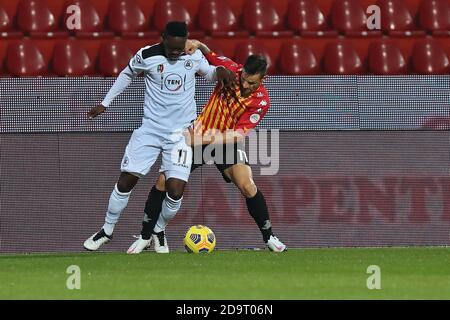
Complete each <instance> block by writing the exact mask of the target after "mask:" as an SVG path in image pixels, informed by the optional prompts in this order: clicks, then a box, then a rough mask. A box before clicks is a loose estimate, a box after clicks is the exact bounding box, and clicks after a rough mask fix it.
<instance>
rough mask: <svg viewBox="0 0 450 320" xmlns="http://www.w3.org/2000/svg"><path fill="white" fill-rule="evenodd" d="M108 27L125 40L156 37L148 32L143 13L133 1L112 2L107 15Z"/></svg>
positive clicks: (113, 0)
mask: <svg viewBox="0 0 450 320" xmlns="http://www.w3.org/2000/svg"><path fill="white" fill-rule="evenodd" d="M108 22H109V27H110V28H111V30H112V31H114V32H115V33H117V34H119V35H121V36H122V37H125V38H149V37H153V38H154V37H157V36H158V35H159V33H157V32H155V31H153V32H150V30H149V27H148V24H149V23H148V21H147V19H146V17H145V14H144V12H143V11H142V9H141V8H140V7H139V5H138V4H137V3H136V1H135V0H112V1H111V3H110V7H109V13H108Z"/></svg>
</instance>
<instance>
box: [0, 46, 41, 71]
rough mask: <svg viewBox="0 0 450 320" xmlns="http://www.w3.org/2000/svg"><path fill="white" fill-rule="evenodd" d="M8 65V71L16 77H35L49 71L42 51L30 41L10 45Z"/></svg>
mask: <svg viewBox="0 0 450 320" xmlns="http://www.w3.org/2000/svg"><path fill="white" fill-rule="evenodd" d="M6 66H7V70H8V73H9V74H10V75H12V76H15V77H35V76H39V75H45V74H47V73H48V72H47V64H46V63H45V59H44V56H43V55H42V52H41V51H40V50H39V49H38V48H37V47H36V46H35V45H33V44H32V43H31V42H29V41H20V42H15V43H11V44H10V45H9V47H8V53H7V57H6Z"/></svg>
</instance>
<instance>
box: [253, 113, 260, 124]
mask: <svg viewBox="0 0 450 320" xmlns="http://www.w3.org/2000/svg"><path fill="white" fill-rule="evenodd" d="M259 119H261V116H260V115H259V114H257V113H254V114H252V115H251V116H250V122H251V123H258V121H259Z"/></svg>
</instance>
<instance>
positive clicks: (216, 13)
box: [198, 0, 249, 37]
mask: <svg viewBox="0 0 450 320" xmlns="http://www.w3.org/2000/svg"><path fill="white" fill-rule="evenodd" d="M198 24H199V27H200V29H202V30H203V31H204V32H205V33H206V34H209V35H211V36H213V37H224V36H230V37H248V35H249V34H248V32H247V31H245V30H239V21H238V19H237V18H236V16H235V15H234V13H233V11H232V10H231V8H230V6H229V5H228V3H227V2H226V1H223V0H201V2H200V5H199V11H198Z"/></svg>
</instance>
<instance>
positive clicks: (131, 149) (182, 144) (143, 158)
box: [120, 126, 192, 182]
mask: <svg viewBox="0 0 450 320" xmlns="http://www.w3.org/2000/svg"><path fill="white" fill-rule="evenodd" d="M160 152H162V163H161V168H164V169H163V170H160V171H163V172H164V174H165V176H166V179H169V178H177V179H180V180H183V181H186V182H187V181H188V179H189V174H190V172H191V164H192V148H191V147H189V146H188V145H187V144H186V141H185V139H184V136H183V133H182V131H179V132H176V133H172V134H161V133H156V132H153V131H149V130H148V129H147V128H145V127H144V126H141V127H140V128H139V129H136V130H134V132H133V134H132V135H131V138H130V141H129V142H128V145H127V147H126V149H125V154H124V156H123V159H122V164H121V167H120V170H121V171H122V172H128V173H131V174H133V175H136V176H138V177H142V176H145V175H146V174H147V173H148V172H149V171H150V169H151V167H152V166H153V164H154V163H155V161H156V159H157V158H158V156H159V153H160Z"/></svg>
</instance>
